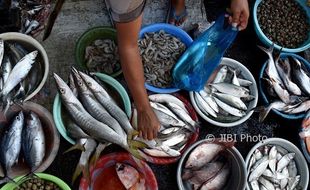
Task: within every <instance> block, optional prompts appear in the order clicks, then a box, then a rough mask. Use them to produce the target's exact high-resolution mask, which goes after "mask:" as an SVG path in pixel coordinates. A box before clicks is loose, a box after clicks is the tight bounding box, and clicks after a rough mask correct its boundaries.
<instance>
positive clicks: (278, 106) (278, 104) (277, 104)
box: [256, 101, 288, 123]
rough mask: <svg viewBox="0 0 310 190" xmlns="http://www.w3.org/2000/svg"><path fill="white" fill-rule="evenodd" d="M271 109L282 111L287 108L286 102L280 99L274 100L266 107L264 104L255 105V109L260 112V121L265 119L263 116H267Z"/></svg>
mask: <svg viewBox="0 0 310 190" xmlns="http://www.w3.org/2000/svg"><path fill="white" fill-rule="evenodd" d="M271 109H275V110H278V111H284V110H286V109H288V108H287V104H286V103H284V102H282V101H274V102H272V103H270V104H269V105H268V106H266V107H265V106H261V107H257V108H256V110H257V111H259V112H260V113H259V119H258V121H259V122H260V123H261V122H263V121H264V120H265V118H266V117H267V115H268V113H269V112H270V110H271Z"/></svg>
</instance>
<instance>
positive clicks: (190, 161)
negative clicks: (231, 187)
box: [182, 142, 232, 190]
mask: <svg viewBox="0 0 310 190" xmlns="http://www.w3.org/2000/svg"><path fill="white" fill-rule="evenodd" d="M230 147H232V144H231V143H227V144H226V143H225V144H224V143H223V144H222V143H217V142H204V143H201V144H199V145H198V146H197V147H195V148H194V149H193V150H192V151H191V152H190V153H189V156H188V158H187V160H186V162H185V165H184V169H183V173H182V180H183V182H186V183H188V184H190V187H191V189H194V190H198V189H201V190H203V189H205V190H207V189H219V190H220V189H224V188H225V186H226V185H227V182H228V180H229V179H230V177H229V175H230V174H232V173H231V172H232V171H231V158H230V157H229V153H228V152H226V149H227V148H230Z"/></svg>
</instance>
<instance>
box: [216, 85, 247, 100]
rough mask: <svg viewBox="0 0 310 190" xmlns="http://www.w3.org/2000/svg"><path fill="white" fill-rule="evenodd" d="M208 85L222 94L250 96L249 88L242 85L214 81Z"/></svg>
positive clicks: (241, 96)
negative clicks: (214, 82)
mask: <svg viewBox="0 0 310 190" xmlns="http://www.w3.org/2000/svg"><path fill="white" fill-rule="evenodd" d="M210 85H211V87H212V88H215V89H216V90H218V91H220V92H222V93H224V94H231V95H234V96H236V97H240V98H246V97H249V96H250V90H249V89H247V88H245V87H242V86H237V85H234V84H229V83H216V84H210Z"/></svg>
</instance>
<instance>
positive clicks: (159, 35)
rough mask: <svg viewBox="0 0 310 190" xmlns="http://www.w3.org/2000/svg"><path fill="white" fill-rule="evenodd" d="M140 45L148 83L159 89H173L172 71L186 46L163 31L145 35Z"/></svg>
mask: <svg viewBox="0 0 310 190" xmlns="http://www.w3.org/2000/svg"><path fill="white" fill-rule="evenodd" d="M138 43H139V48H140V55H141V58H142V63H143V67H144V76H145V78H146V82H147V83H148V84H151V85H153V86H155V87H159V88H166V87H171V85H172V73H171V70H172V68H173V66H174V65H175V64H176V62H177V61H178V59H179V57H180V56H181V55H182V53H183V52H184V51H185V49H186V46H185V44H184V43H183V42H181V40H180V39H178V38H176V37H174V36H172V35H171V34H167V33H166V32H165V31H163V30H160V31H159V32H148V33H145V34H144V37H143V38H141V39H139V42H138Z"/></svg>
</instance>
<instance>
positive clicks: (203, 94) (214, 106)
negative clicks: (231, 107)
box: [199, 90, 219, 113]
mask: <svg viewBox="0 0 310 190" xmlns="http://www.w3.org/2000/svg"><path fill="white" fill-rule="evenodd" d="M199 94H200V96H201V97H202V98H203V99H204V100H205V102H207V104H209V106H210V107H211V108H212V109H213V111H215V113H218V112H219V107H218V105H217V104H216V102H215V100H214V98H213V96H212V95H211V94H208V93H207V92H206V90H201V91H199Z"/></svg>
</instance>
